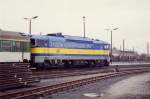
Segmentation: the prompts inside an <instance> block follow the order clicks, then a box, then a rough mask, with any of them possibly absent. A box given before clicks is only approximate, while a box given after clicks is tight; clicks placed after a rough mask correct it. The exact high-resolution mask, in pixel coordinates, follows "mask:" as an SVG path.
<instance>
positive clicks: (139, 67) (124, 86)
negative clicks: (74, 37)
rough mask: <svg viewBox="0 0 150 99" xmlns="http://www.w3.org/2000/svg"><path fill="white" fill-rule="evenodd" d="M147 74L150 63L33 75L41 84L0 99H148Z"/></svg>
mask: <svg viewBox="0 0 150 99" xmlns="http://www.w3.org/2000/svg"><path fill="white" fill-rule="evenodd" d="M116 65H118V68H119V72H118V71H116ZM149 72H150V63H118V64H117V63H114V64H112V65H111V66H109V67H101V68H97V67H96V68H82V69H79V68H73V69H61V70H56V69H53V70H46V71H33V72H32V74H33V77H34V78H37V79H38V80H40V82H34V83H32V84H30V86H28V87H24V88H17V89H11V90H6V91H4V92H0V99H10V98H16V99H22V98H26V99H30V98H31V99H149V98H150V97H149V89H150V87H149V82H150V79H149V77H148V75H149V74H150V73H149ZM119 90H121V91H119ZM143 91H144V92H143ZM148 97H149V98H148Z"/></svg>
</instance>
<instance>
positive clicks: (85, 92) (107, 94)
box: [40, 73, 150, 99]
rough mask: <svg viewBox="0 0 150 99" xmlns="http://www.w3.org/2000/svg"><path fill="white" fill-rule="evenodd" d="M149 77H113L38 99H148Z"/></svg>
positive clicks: (149, 96) (147, 74)
mask: <svg viewBox="0 0 150 99" xmlns="http://www.w3.org/2000/svg"><path fill="white" fill-rule="evenodd" d="M149 75H150V73H145V74H141V75H128V76H122V77H115V78H111V79H106V80H103V81H99V82H96V83H91V84H88V85H84V86H81V87H78V88H75V89H71V90H68V91H63V92H59V93H57V94H53V95H47V96H45V97H41V98H40V99H150V94H149V93H150V83H149V82H150V78H149ZM148 78H149V79H148Z"/></svg>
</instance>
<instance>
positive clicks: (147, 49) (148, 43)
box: [147, 42, 149, 56]
mask: <svg viewBox="0 0 150 99" xmlns="http://www.w3.org/2000/svg"><path fill="white" fill-rule="evenodd" d="M147 56H149V42H147Z"/></svg>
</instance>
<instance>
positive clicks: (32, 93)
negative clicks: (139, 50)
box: [0, 68, 150, 99]
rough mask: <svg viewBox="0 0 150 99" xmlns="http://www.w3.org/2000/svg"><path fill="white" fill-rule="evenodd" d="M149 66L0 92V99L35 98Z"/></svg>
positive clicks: (132, 72) (130, 72)
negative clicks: (28, 88)
mask: <svg viewBox="0 0 150 99" xmlns="http://www.w3.org/2000/svg"><path fill="white" fill-rule="evenodd" d="M149 71H150V68H149V69H148V68H144V69H141V68H140V69H132V70H128V71H120V72H113V73H109V74H106V75H103V76H95V77H89V78H85V79H79V80H75V81H69V82H65V83H60V84H54V85H51V86H44V87H38V88H32V89H30V90H22V91H19V92H13V93H7V94H2V95H1V96H0V99H10V98H13V99H28V98H36V97H42V96H43V95H46V94H53V93H57V92H60V91H64V90H68V89H72V88H74V87H78V86H82V85H86V84H89V83H93V82H96V81H99V80H103V79H107V78H111V77H117V76H122V75H127V74H136V73H142V72H149Z"/></svg>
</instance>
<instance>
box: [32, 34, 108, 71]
mask: <svg viewBox="0 0 150 99" xmlns="http://www.w3.org/2000/svg"><path fill="white" fill-rule="evenodd" d="M109 53H110V44H108V43H106V42H104V41H101V40H92V39H89V38H83V37H78V36H68V35H62V34H61V33H55V34H48V35H34V36H32V37H31V63H32V64H33V66H36V67H37V68H43V67H45V68H48V67H51V66H72V65H81V64H84V65H92V64H93V65H100V64H103V65H105V66H108V65H109V62H110V57H109Z"/></svg>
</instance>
